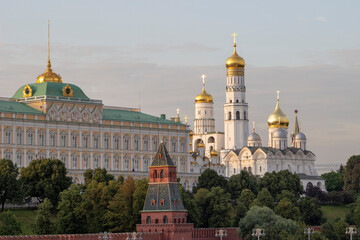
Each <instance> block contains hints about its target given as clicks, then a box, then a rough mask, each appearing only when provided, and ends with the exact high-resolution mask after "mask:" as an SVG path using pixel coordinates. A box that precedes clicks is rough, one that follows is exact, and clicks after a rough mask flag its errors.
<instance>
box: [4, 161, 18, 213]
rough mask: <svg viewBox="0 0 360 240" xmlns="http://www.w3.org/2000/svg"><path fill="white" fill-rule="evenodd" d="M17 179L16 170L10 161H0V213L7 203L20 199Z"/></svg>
mask: <svg viewBox="0 0 360 240" xmlns="http://www.w3.org/2000/svg"><path fill="white" fill-rule="evenodd" d="M17 177H18V169H17V167H16V166H15V165H14V164H13V162H12V161H11V160H6V159H1V160H0V201H1V211H2V212H3V211H4V205H5V203H6V202H7V201H8V202H16V201H17V200H19V199H21V187H20V184H19V181H18V179H17Z"/></svg>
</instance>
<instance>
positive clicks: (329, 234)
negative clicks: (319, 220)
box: [321, 221, 337, 240]
mask: <svg viewBox="0 0 360 240" xmlns="http://www.w3.org/2000/svg"><path fill="white" fill-rule="evenodd" d="M321 233H322V234H323V235H324V236H325V237H326V238H327V239H329V240H337V236H336V234H335V231H334V224H333V223H331V222H329V221H327V222H326V223H324V224H323V225H321Z"/></svg>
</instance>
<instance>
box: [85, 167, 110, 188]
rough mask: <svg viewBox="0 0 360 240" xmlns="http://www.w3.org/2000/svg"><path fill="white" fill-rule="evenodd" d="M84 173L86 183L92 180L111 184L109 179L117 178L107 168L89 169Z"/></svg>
mask: <svg viewBox="0 0 360 240" xmlns="http://www.w3.org/2000/svg"><path fill="white" fill-rule="evenodd" d="M83 175H84V179H85V184H86V185H88V184H90V182H91V181H96V182H98V183H101V182H103V183H106V184H109V181H111V180H114V179H115V177H114V175H111V174H108V173H107V171H106V169H105V168H96V169H94V170H92V169H88V170H86V171H85V172H84V174H83Z"/></svg>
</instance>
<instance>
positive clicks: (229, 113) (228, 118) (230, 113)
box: [228, 112, 231, 120]
mask: <svg viewBox="0 0 360 240" xmlns="http://www.w3.org/2000/svg"><path fill="white" fill-rule="evenodd" d="M228 119H229V120H231V112H229V117H228Z"/></svg>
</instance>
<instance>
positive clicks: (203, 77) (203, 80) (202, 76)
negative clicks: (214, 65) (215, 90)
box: [201, 74, 206, 92]
mask: <svg viewBox="0 0 360 240" xmlns="http://www.w3.org/2000/svg"><path fill="white" fill-rule="evenodd" d="M201 78H202V82H203V92H204V91H205V78H206V75H205V74H203V75H201Z"/></svg>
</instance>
